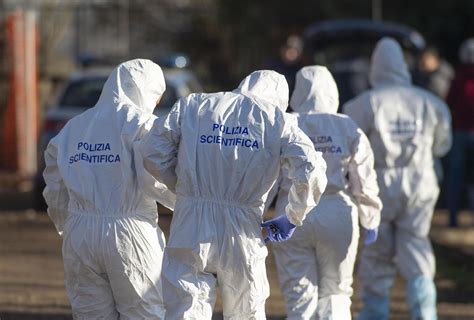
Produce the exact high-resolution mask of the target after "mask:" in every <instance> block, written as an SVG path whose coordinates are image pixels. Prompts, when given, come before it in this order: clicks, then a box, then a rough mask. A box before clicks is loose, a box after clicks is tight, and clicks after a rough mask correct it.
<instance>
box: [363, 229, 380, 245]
mask: <svg viewBox="0 0 474 320" xmlns="http://www.w3.org/2000/svg"><path fill="white" fill-rule="evenodd" d="M378 235H379V228H375V229H368V230H365V239H364V244H365V245H369V244H371V243H374V242H375V240H377V236H378Z"/></svg>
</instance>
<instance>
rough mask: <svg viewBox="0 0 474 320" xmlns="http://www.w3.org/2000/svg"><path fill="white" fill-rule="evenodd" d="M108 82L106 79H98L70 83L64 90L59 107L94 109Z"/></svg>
mask: <svg viewBox="0 0 474 320" xmlns="http://www.w3.org/2000/svg"><path fill="white" fill-rule="evenodd" d="M106 80H107V78H106V77H97V78H85V79H81V80H76V81H72V82H70V83H69V84H68V85H67V87H66V89H65V90H64V94H63V95H62V97H61V99H60V101H59V105H60V106H61V107H78V108H91V107H93V106H94V105H95V104H96V102H97V100H99V97H100V93H101V92H102V88H103V87H104V84H105V81H106Z"/></svg>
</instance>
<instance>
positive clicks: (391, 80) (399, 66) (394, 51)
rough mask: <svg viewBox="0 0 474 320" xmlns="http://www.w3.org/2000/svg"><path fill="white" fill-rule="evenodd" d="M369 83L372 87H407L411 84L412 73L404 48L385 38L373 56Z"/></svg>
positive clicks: (378, 44)
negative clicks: (404, 55) (404, 54)
mask: <svg viewBox="0 0 474 320" xmlns="http://www.w3.org/2000/svg"><path fill="white" fill-rule="evenodd" d="M369 81H370V84H371V85H372V87H374V88H377V87H381V86H386V85H397V84H398V85H406V84H410V83H411V76H410V72H409V71H408V66H407V64H406V62H405V59H404V57H403V52H402V48H401V47H400V45H399V44H398V42H397V41H395V40H394V39H392V38H383V39H381V40H380V41H379V42H378V43H377V45H376V46H375V50H374V52H373V54H372V63H371V68H370V75H369Z"/></svg>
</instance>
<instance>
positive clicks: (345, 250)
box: [273, 66, 382, 319]
mask: <svg viewBox="0 0 474 320" xmlns="http://www.w3.org/2000/svg"><path fill="white" fill-rule="evenodd" d="M290 105H291V107H292V109H293V110H294V111H295V114H296V115H297V119H298V124H299V127H300V128H301V129H302V130H303V131H304V132H305V133H306V134H307V135H308V136H309V138H310V139H311V140H312V142H313V144H314V148H315V149H316V150H317V151H320V152H322V153H323V157H324V160H325V161H326V163H327V172H326V174H327V178H328V184H327V187H326V190H325V192H324V194H323V196H322V197H321V201H320V203H319V204H318V206H317V207H316V208H314V209H313V210H312V211H311V212H310V213H309V214H308V216H307V217H306V221H305V223H304V225H303V226H302V227H301V228H298V229H296V231H295V233H294V234H293V237H292V238H291V239H289V240H288V241H286V242H282V243H278V244H275V245H274V247H273V248H274V251H273V252H274V255H275V260H276V265H277V270H278V276H279V280H280V286H281V288H282V291H283V295H284V297H285V301H286V312H287V319H350V318H351V312H350V306H351V295H352V273H353V269H354V263H355V258H356V254H357V245H358V240H359V222H358V221H359V220H358V218H359V217H360V221H361V223H362V226H363V227H364V228H365V229H367V230H375V229H376V228H377V227H378V225H379V222H380V210H381V207H382V205H381V202H380V199H379V197H378V191H379V190H378V186H377V177H376V174H375V170H374V156H373V153H372V150H371V148H370V143H369V141H368V139H367V137H366V136H365V134H364V133H363V132H362V131H361V130H360V129H359V128H358V127H357V125H356V124H355V123H354V121H352V120H351V119H350V118H349V117H348V116H345V115H342V114H337V108H338V106H339V94H338V90H337V86H336V83H335V81H334V79H333V77H332V75H331V73H330V72H329V71H328V70H327V69H326V68H325V67H322V66H309V67H304V68H303V69H301V70H300V71H299V72H298V73H297V75H296V86H295V91H294V92H293V95H292V97H291V102H290ZM288 186H289V185H288V180H287V179H283V180H282V182H281V186H280V190H279V193H278V200H277V204H276V211H277V214H278V215H281V214H284V208H285V206H286V205H287V203H288Z"/></svg>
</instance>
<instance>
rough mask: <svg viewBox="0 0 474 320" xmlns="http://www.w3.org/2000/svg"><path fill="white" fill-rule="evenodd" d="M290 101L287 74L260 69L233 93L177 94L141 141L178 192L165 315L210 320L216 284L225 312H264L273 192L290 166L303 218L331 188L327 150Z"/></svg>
mask: <svg viewBox="0 0 474 320" xmlns="http://www.w3.org/2000/svg"><path fill="white" fill-rule="evenodd" d="M287 101H288V85H287V84H286V81H285V79H284V77H283V76H281V75H279V74H277V73H275V72H271V71H266V70H264V71H256V72H254V73H252V74H251V75H249V76H248V77H247V78H245V79H244V81H242V83H241V85H240V87H239V88H238V89H236V90H234V91H233V92H223V93H213V94H192V95H190V96H188V97H187V98H186V99H182V100H180V101H178V102H177V104H176V105H175V106H174V107H173V109H172V111H171V113H170V114H169V115H168V116H167V117H166V118H165V119H162V120H160V121H159V123H160V124H158V125H155V126H154V128H153V129H152V130H151V132H150V134H149V135H148V136H147V137H146V138H145V139H144V141H143V143H142V145H141V150H142V153H143V156H144V159H145V166H146V168H147V169H148V170H149V171H150V172H151V173H152V174H153V175H154V176H155V177H157V178H158V179H159V180H160V181H161V182H163V183H165V184H166V185H168V186H169V187H170V188H175V190H176V194H177V201H176V207H175V211H174V216H173V222H172V225H171V234H170V238H169V241H168V245H167V248H166V254H165V259H164V264H163V268H164V279H163V281H164V287H165V298H166V307H167V318H169V319H183V318H184V319H211V318H212V308H213V305H214V303H215V299H216V294H215V291H216V286H217V283H218V284H219V288H220V289H221V291H222V302H223V314H224V318H225V319H264V318H265V309H264V305H265V300H266V299H267V297H268V295H269V286H268V281H267V277H266V271H265V258H266V255H267V248H266V246H265V244H264V242H263V239H262V233H261V226H260V224H261V222H262V214H263V210H264V203H265V200H266V197H267V195H268V192H269V190H270V188H271V187H272V185H273V184H274V183H275V181H276V179H277V177H278V174H279V170H280V167H281V166H282V167H285V168H287V169H288V173H289V176H290V179H292V182H293V184H292V186H291V187H290V189H291V191H290V194H291V201H290V203H289V205H288V208H287V211H286V214H287V216H288V218H289V220H290V221H291V222H292V223H293V224H295V225H301V224H302V222H303V220H304V218H305V216H306V213H307V212H308V211H309V210H310V209H311V208H312V207H314V206H315V205H316V203H317V202H318V201H319V197H320V195H321V193H322V190H324V187H325V185H326V178H325V175H324V171H325V169H326V165H325V163H324V161H323V160H322V158H321V155H320V154H317V153H316V152H314V150H313V149H312V145H311V141H310V140H309V139H308V137H306V135H305V134H304V133H303V132H302V131H301V130H300V129H299V128H298V126H297V124H296V121H294V119H285V118H284V113H283V112H282V110H281V109H280V108H281V107H283V106H285V107H286V105H287ZM279 107H280V108H279Z"/></svg>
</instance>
